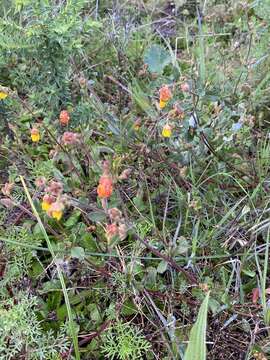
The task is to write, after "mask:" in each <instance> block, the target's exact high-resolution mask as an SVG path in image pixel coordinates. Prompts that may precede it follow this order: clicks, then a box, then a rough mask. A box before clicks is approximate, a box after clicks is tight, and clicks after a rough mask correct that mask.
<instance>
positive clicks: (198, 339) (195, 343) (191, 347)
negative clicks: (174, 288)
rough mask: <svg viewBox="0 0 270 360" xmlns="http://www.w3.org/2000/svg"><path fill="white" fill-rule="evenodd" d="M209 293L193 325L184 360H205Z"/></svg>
mask: <svg viewBox="0 0 270 360" xmlns="http://www.w3.org/2000/svg"><path fill="white" fill-rule="evenodd" d="M208 301H209V293H208V294H207V295H206V297H205V299H204V301H203V303H202V305H201V307H200V310H199V314H198V318H197V320H196V323H195V324H194V325H193V327H192V329H191V332H190V338H189V343H188V347H187V350H186V352H185V357H184V360H206V326H207V310H208Z"/></svg>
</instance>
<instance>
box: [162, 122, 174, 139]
mask: <svg viewBox="0 0 270 360" xmlns="http://www.w3.org/2000/svg"><path fill="white" fill-rule="evenodd" d="M162 136H163V137H165V138H169V137H171V136H172V128H171V127H170V125H165V126H164V128H163V129H162Z"/></svg>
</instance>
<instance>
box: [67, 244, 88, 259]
mask: <svg viewBox="0 0 270 360" xmlns="http://www.w3.org/2000/svg"><path fill="white" fill-rule="evenodd" d="M70 255H71V257H73V258H77V259H79V260H83V259H84V256H85V253H84V249H83V248H82V247H80V246H75V247H73V248H72V249H71V252H70Z"/></svg>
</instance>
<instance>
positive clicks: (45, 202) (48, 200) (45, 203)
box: [41, 194, 55, 212]
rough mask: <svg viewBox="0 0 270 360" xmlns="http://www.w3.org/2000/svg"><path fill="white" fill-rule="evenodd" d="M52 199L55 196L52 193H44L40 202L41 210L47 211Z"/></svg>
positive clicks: (53, 199)
mask: <svg viewBox="0 0 270 360" xmlns="http://www.w3.org/2000/svg"><path fill="white" fill-rule="evenodd" d="M54 201H55V198H54V197H53V196H52V195H48V194H46V195H44V196H43V199H42V203H41V208H42V210H43V211H46V212H48V211H49V210H50V208H51V205H52V204H53V202H54Z"/></svg>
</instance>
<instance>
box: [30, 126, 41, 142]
mask: <svg viewBox="0 0 270 360" xmlns="http://www.w3.org/2000/svg"><path fill="white" fill-rule="evenodd" d="M31 140H32V141H33V142H38V141H39V140H40V133H39V130H38V129H37V128H33V129H32V130H31Z"/></svg>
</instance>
